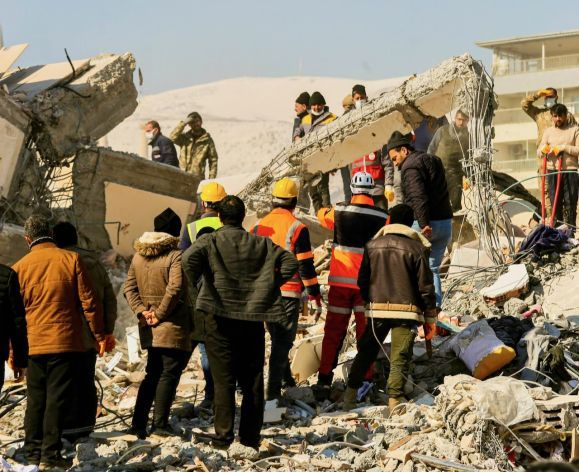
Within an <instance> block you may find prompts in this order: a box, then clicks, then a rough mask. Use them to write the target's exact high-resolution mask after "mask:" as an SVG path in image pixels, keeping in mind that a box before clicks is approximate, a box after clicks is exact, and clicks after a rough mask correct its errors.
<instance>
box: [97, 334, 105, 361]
mask: <svg viewBox="0 0 579 472" xmlns="http://www.w3.org/2000/svg"><path fill="white" fill-rule="evenodd" d="M106 343H107V341H106V338H105V339H103V340H102V341H97V346H98V347H97V350H98V353H99V357H103V356H104V355H105V349H106V347H107V344H106Z"/></svg>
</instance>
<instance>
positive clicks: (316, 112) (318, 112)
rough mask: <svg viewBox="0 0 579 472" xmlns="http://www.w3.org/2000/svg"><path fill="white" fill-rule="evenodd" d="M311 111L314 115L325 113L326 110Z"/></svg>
mask: <svg viewBox="0 0 579 472" xmlns="http://www.w3.org/2000/svg"><path fill="white" fill-rule="evenodd" d="M311 112H312V115H314V116H320V115H321V114H322V113H324V110H322V111H314V110H311Z"/></svg>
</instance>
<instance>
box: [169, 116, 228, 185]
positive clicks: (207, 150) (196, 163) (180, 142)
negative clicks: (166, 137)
mask: <svg viewBox="0 0 579 472" xmlns="http://www.w3.org/2000/svg"><path fill="white" fill-rule="evenodd" d="M185 124H186V123H184V122H183V121H181V122H179V124H178V125H177V127H176V128H175V129H174V130H173V132H172V133H171V136H170V137H171V141H173V142H174V143H175V144H176V145H177V146H179V147H180V152H179V165H180V167H181V169H182V170H184V171H186V172H190V173H191V174H194V175H197V176H199V178H200V179H205V167H206V164H207V163H208V164H209V177H208V178H209V179H214V178H215V177H217V150H216V149H215V143H214V142H213V138H212V137H211V136H210V135H209V133H208V132H207V131H205V130H204V129H202V131H203V134H202V135H201V136H199V137H198V138H195V137H194V136H193V133H192V132H191V131H190V130H189V131H186V132H183V129H184V128H185Z"/></svg>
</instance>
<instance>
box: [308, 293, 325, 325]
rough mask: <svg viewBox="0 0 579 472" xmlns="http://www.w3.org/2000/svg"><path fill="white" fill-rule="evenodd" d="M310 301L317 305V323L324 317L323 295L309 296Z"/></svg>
mask: <svg viewBox="0 0 579 472" xmlns="http://www.w3.org/2000/svg"><path fill="white" fill-rule="evenodd" d="M308 300H309V301H312V302H314V303H315V304H316V317H315V320H316V322H317V321H318V320H319V319H320V316H321V315H322V295H321V294H319V293H318V294H317V295H308Z"/></svg>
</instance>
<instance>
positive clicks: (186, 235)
mask: <svg viewBox="0 0 579 472" xmlns="http://www.w3.org/2000/svg"><path fill="white" fill-rule="evenodd" d="M226 196H227V193H226V192H225V188H223V185H221V184H219V183H217V182H209V183H207V184H205V186H204V187H203V190H202V191H201V206H202V207H203V213H202V215H201V217H200V218H199V219H198V220H196V221H193V222H191V223H189V224H187V225H186V226H185V231H183V234H182V235H181V241H179V249H181V250H182V251H185V250H186V249H189V247H190V246H191V244H192V242H194V241H196V240H197V238H199V237H200V236H203V235H204V234H207V233H212V232H213V231H216V230H218V229H219V228H221V227H222V226H223V224H222V223H221V220H220V219H219V215H218V214H217V207H218V206H219V202H221V200H223V199H224V198H225V197H226ZM196 293H197V288H193V287H190V294H196ZM192 309H193V310H194V322H193V333H192V338H193V345H192V348H193V350H195V348H196V347H197V346H199V353H200V354H201V368H202V369H203V377H204V379H205V398H204V399H203V401H202V402H201V403H200V405H199V408H202V409H204V410H210V409H211V408H213V398H214V396H215V387H214V385H213V376H212V375H211V368H210V366H209V358H208V357H207V350H206V349H205V330H204V329H203V326H204V322H203V317H202V316H200V315H199V313H197V311H196V310H195V304H194V303H193V306H192Z"/></svg>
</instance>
